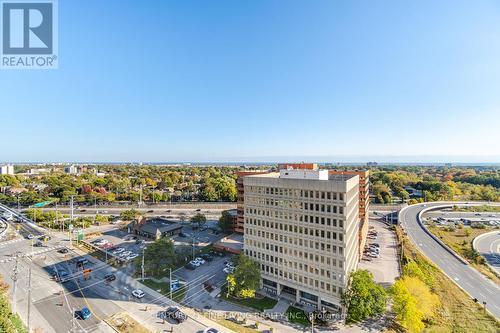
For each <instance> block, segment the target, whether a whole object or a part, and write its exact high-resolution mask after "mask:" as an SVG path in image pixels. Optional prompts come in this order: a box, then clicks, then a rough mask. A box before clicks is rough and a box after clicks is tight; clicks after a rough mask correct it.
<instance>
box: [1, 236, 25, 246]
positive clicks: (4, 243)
mask: <svg viewBox="0 0 500 333" xmlns="http://www.w3.org/2000/svg"><path fill="white" fill-rule="evenodd" d="M23 240H24V239H23V238H14V239H11V240H8V241H5V242H0V246H6V245H10V244H13V243H18V242H21V241H23Z"/></svg>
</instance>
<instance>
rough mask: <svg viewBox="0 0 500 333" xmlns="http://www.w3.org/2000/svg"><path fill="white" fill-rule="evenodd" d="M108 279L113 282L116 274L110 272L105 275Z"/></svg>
mask: <svg viewBox="0 0 500 333" xmlns="http://www.w3.org/2000/svg"><path fill="white" fill-rule="evenodd" d="M104 278H105V279H106V281H108V282H111V281H114V280H116V276H115V275H114V274H108V275H106V276H105V277H104Z"/></svg>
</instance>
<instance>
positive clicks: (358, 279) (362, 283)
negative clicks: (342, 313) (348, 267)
mask: <svg viewBox="0 0 500 333" xmlns="http://www.w3.org/2000/svg"><path fill="white" fill-rule="evenodd" d="M341 302H342V305H343V306H345V307H346V308H347V317H346V322H347V323H357V322H360V321H363V320H365V319H368V318H370V317H373V316H376V315H379V314H381V313H383V312H384V311H385V307H386V303H387V293H386V291H385V289H384V288H383V287H382V286H381V285H379V284H377V283H375V281H374V280H373V275H372V273H370V272H369V271H368V270H365V269H363V270H358V271H356V272H354V273H352V274H351V276H350V279H349V286H348V288H347V290H346V291H345V292H344V293H343V294H342V298H341Z"/></svg>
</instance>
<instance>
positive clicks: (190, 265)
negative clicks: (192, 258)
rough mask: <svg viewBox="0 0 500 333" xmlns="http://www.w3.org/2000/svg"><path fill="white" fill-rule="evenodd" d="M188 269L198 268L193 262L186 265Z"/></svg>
mask: <svg viewBox="0 0 500 333" xmlns="http://www.w3.org/2000/svg"><path fill="white" fill-rule="evenodd" d="M184 267H185V268H186V269H190V270H195V269H196V266H195V265H193V264H191V263H189V262H188V263H187V264H186V265H185V266H184Z"/></svg>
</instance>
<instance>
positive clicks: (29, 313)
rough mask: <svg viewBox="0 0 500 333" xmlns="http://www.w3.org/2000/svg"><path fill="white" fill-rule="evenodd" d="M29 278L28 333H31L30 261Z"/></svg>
mask: <svg viewBox="0 0 500 333" xmlns="http://www.w3.org/2000/svg"><path fill="white" fill-rule="evenodd" d="M29 265H30V266H29V277H28V319H27V321H28V333H31V324H30V316H31V261H30V263H29Z"/></svg>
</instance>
